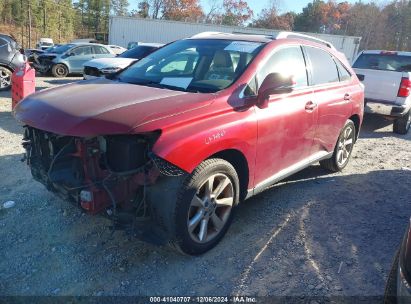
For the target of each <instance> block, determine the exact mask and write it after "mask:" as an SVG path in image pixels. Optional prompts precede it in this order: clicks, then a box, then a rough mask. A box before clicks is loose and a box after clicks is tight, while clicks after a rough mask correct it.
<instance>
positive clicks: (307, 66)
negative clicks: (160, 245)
mask: <svg viewBox="0 0 411 304" xmlns="http://www.w3.org/2000/svg"><path fill="white" fill-rule="evenodd" d="M96 46H98V45H90V46H87V47H89V48H93V47H96ZM63 47H64V48H65V49H64V51H61V52H60V54H59V57H57V56H56V57H54V58H53V60H54V61H53V62H54V63H59V62H61V61H58V60H63V59H64V60H65V59H66V58H68V57H70V56H67V57H65V58H61V57H64V56H66V55H64V54H70V53H71V52H72V51H71V49H75V48H80V47H83V46H77V45H71V46H69V47H67V46H63ZM363 107H364V89H363V85H362V84H361V83H360V81H359V80H358V78H357V76H356V74H355V72H354V71H353V70H352V68H351V67H350V65H349V64H348V62H347V60H346V58H345V57H344V56H343V55H342V54H341V53H340V52H338V51H337V50H336V49H335V48H334V47H333V46H332V45H331V44H329V43H327V42H325V41H322V40H319V39H315V38H313V37H308V36H304V35H297V34H295V33H282V35H281V36H279V37H278V38H275V37H268V36H260V35H242V34H226V33H206V34H202V35H197V36H194V37H191V38H187V39H183V40H179V41H176V42H174V43H171V44H168V45H166V46H164V47H162V48H159V49H158V50H156V51H154V52H152V53H150V54H149V55H148V56H146V57H144V58H143V59H141V60H139V61H137V62H136V63H134V64H132V65H131V66H129V67H128V68H126V69H124V70H121V71H119V72H117V73H114V74H112V75H111V76H110V77H109V78H98V79H89V80H85V81H81V82H77V83H72V84H67V85H63V86H60V87H58V88H53V89H50V90H46V91H41V92H38V93H36V94H33V95H30V96H29V97H28V98H26V99H25V100H23V101H22V102H20V103H19V104H18V105H17V107H16V109H15V112H14V114H15V117H16V119H17V120H18V121H20V122H21V123H22V125H24V126H25V135H24V144H23V146H24V147H25V149H26V151H27V153H26V159H27V163H28V164H29V166H30V168H31V172H32V175H33V177H34V178H35V179H36V180H38V181H40V182H41V183H43V184H44V185H46V187H47V188H48V189H49V190H51V191H53V192H55V193H56V194H58V195H60V196H62V197H64V198H65V199H68V200H72V201H74V202H75V203H77V204H78V205H79V206H81V207H82V208H83V209H85V210H87V211H88V212H90V213H99V212H104V211H106V212H108V213H109V214H111V215H112V216H113V218H114V219H116V220H118V219H120V218H121V219H123V220H124V219H131V220H130V221H129V222H127V223H124V224H129V225H132V224H133V223H135V221H136V220H137V219H138V218H139V219H144V220H145V221H143V222H144V223H146V226H145V231H146V232H147V233H150V235H151V237H155V238H158V240H159V241H163V242H164V243H170V244H173V246H174V247H175V248H177V249H179V250H180V251H182V252H184V253H186V254H193V255H196V254H201V253H204V252H206V251H208V250H210V249H211V248H213V247H214V246H215V245H216V244H217V243H218V242H219V241H220V240H221V238H222V237H223V236H224V234H225V233H226V231H227V229H228V227H229V226H230V222H231V220H232V216H233V209H234V208H235V207H236V206H237V205H238V204H239V203H240V202H241V201H243V200H245V199H247V198H249V197H251V196H253V195H255V194H257V193H259V192H261V191H263V190H264V189H265V188H266V187H268V186H270V185H272V184H273V183H276V182H277V181H279V180H281V179H283V178H285V177H287V176H289V175H291V174H293V173H295V172H297V171H299V170H301V169H303V168H306V167H307V166H309V165H311V164H313V163H315V162H318V161H320V164H321V165H322V166H323V167H324V168H326V169H328V170H331V171H340V170H343V169H344V167H345V166H346V165H347V163H348V161H349V159H350V156H351V153H352V150H353V147H354V144H355V142H356V140H357V138H358V134H359V130H360V127H361V122H362V117H363V110H364V109H363ZM257 134H258V136H257ZM139 222H140V223H141V222H142V221H139Z"/></svg>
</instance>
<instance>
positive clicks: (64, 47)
mask: <svg viewBox="0 0 411 304" xmlns="http://www.w3.org/2000/svg"><path fill="white" fill-rule="evenodd" d="M73 46H75V44H65V45H61V46H58V47H56V48H54V49H52V50H51V51H50V53H55V54H63V53H64V52H66V51H68V50H69V49H71V48H72V47H73Z"/></svg>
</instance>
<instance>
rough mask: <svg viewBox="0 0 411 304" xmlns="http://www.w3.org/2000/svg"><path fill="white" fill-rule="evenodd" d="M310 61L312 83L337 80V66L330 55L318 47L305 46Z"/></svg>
mask: <svg viewBox="0 0 411 304" xmlns="http://www.w3.org/2000/svg"><path fill="white" fill-rule="evenodd" d="M305 49H306V51H307V54H308V57H309V58H310V61H311V74H312V75H311V77H312V85H318V84H326V83H332V82H338V81H339V80H340V78H339V76H338V71H337V66H336V64H335V62H334V59H333V58H332V57H331V55H330V54H329V53H328V52H326V51H323V50H321V49H318V48H314V47H305Z"/></svg>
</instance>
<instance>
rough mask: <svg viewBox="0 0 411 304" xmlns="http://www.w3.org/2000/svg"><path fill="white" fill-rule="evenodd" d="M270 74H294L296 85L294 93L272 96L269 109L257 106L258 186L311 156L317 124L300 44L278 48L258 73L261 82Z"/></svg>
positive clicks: (256, 177)
mask: <svg viewBox="0 0 411 304" xmlns="http://www.w3.org/2000/svg"><path fill="white" fill-rule="evenodd" d="M270 73H281V74H284V75H292V76H293V77H294V80H295V82H296V84H295V87H294V89H293V91H292V92H291V93H286V94H273V95H271V96H270V101H269V104H268V107H267V108H264V109H260V108H256V115H257V121H258V142H257V156H256V174H255V185H257V186H258V185H259V184H263V183H264V182H266V181H267V180H269V179H271V178H272V177H273V176H275V175H278V174H282V173H285V172H286V171H287V170H289V169H290V168H292V167H293V166H296V165H299V163H301V162H304V160H306V159H307V158H308V157H309V156H310V153H311V150H312V144H313V138H314V134H315V129H316V123H317V108H316V106H315V103H313V93H312V89H311V88H310V87H309V86H308V81H307V69H306V64H305V58H304V56H303V52H302V50H301V47H300V46H287V47H284V48H281V49H279V50H277V51H275V52H274V54H273V55H272V56H271V57H270V58H269V59H268V61H267V62H266V63H265V64H264V65H263V68H262V69H261V71H259V72H258V73H257V79H258V83H260V84H261V83H262V81H263V80H264V78H265V76H266V75H268V74H270Z"/></svg>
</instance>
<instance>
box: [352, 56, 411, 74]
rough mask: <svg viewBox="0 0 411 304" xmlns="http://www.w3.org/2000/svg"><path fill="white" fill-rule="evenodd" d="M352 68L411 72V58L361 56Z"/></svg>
mask: <svg viewBox="0 0 411 304" xmlns="http://www.w3.org/2000/svg"><path fill="white" fill-rule="evenodd" d="M353 67H354V68H358V69H369V70H382V71H395V72H411V56H402V55H396V54H362V55H360V57H358V59H357V60H356V61H355V63H354V65H353Z"/></svg>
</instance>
